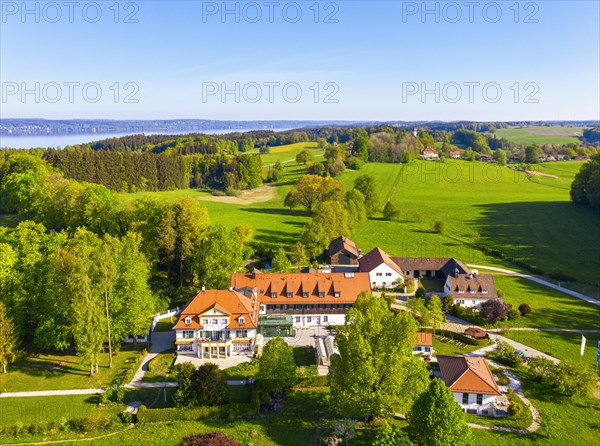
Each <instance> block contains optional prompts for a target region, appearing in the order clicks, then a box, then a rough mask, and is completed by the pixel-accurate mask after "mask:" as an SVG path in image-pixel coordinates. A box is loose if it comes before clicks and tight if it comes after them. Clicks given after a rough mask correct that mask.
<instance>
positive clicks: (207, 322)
mask: <svg viewBox="0 0 600 446" xmlns="http://www.w3.org/2000/svg"><path fill="white" fill-rule="evenodd" d="M202 324H203V325H208V324H210V320H209V319H202Z"/></svg>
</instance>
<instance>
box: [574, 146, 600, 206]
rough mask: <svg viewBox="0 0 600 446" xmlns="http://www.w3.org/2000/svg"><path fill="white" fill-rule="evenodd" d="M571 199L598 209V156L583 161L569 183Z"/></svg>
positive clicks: (599, 186)
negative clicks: (588, 160)
mask: <svg viewBox="0 0 600 446" xmlns="http://www.w3.org/2000/svg"><path fill="white" fill-rule="evenodd" d="M571 200H572V201H573V202H574V203H580V204H586V205H588V206H590V207H592V208H594V209H600V156H596V157H594V158H593V159H592V161H590V162H587V163H584V164H583V166H581V168H580V169H579V172H577V175H575V179H574V180H573V183H571Z"/></svg>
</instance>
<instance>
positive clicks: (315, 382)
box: [294, 375, 327, 387]
mask: <svg viewBox="0 0 600 446" xmlns="http://www.w3.org/2000/svg"><path fill="white" fill-rule="evenodd" d="M326 385H327V375H317V376H305V377H303V378H299V379H298V382H297V383H296V384H295V385H294V387H325V386H326Z"/></svg>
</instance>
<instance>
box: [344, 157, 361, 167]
mask: <svg viewBox="0 0 600 446" xmlns="http://www.w3.org/2000/svg"><path fill="white" fill-rule="evenodd" d="M364 165H365V162H364V161H363V160H361V159H360V158H358V157H356V156H351V157H348V159H347V160H346V167H348V169H352V170H360V169H361V168H362V167H363V166H364Z"/></svg>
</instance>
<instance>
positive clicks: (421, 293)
mask: <svg viewBox="0 0 600 446" xmlns="http://www.w3.org/2000/svg"><path fill="white" fill-rule="evenodd" d="M415 297H416V298H419V299H423V298H425V288H423V287H422V286H420V287H419V288H417V291H416V292H415Z"/></svg>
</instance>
